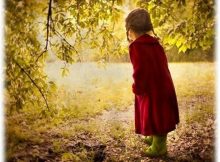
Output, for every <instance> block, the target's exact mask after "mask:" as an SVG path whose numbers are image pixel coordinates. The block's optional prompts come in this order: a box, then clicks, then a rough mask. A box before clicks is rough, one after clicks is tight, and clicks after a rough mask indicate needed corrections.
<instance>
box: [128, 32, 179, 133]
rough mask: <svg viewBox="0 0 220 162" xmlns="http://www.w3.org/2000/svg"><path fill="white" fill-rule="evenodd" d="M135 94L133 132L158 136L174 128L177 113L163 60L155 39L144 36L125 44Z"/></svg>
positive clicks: (160, 47) (165, 64)
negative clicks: (128, 55)
mask: <svg viewBox="0 0 220 162" xmlns="http://www.w3.org/2000/svg"><path fill="white" fill-rule="evenodd" d="M129 54H130V60H131V63H132V65H133V79H134V83H133V85H132V90H133V93H134V94H135V133H137V134H142V135H145V136H148V135H162V134H165V133H168V132H170V131H172V130H174V129H175V128H176V124H178V123H179V111H178V103H177V97H176V92H175V88H174V85H173V81H172V78H171V74H170V71H169V69H168V63H167V58H166V55H165V52H164V49H163V47H162V46H161V45H160V43H159V42H158V40H157V39H156V38H154V37H152V36H150V35H148V34H144V35H142V36H140V37H138V38H137V39H136V40H135V41H134V42H132V43H131V44H130V45H129Z"/></svg>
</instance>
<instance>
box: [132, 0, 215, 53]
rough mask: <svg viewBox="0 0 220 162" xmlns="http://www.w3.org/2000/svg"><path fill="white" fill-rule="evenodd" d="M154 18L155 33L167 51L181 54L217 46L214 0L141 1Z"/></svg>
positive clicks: (138, 3) (139, 0)
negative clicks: (169, 48) (170, 48)
mask: <svg viewBox="0 0 220 162" xmlns="http://www.w3.org/2000/svg"><path fill="white" fill-rule="evenodd" d="M136 3H137V5H138V6H141V7H144V8H146V9H147V10H148V11H149V12H150V13H151V17H152V22H153V25H154V27H155V31H156V33H158V35H159V36H160V37H161V38H162V41H163V43H164V44H165V45H166V46H167V47H173V46H176V47H177V48H178V49H179V52H183V53H184V52H186V51H187V50H191V49H196V48H197V49H198V48H201V49H203V50H207V49H210V48H212V47H213V44H214V26H215V19H214V1H213V0H176V1H172V0H163V1H161V0H148V1H143V0H138V1H137V2H136Z"/></svg>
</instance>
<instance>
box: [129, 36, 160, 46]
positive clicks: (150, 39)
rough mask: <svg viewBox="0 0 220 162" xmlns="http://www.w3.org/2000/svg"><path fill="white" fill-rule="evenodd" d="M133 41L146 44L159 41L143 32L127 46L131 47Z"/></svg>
mask: <svg viewBox="0 0 220 162" xmlns="http://www.w3.org/2000/svg"><path fill="white" fill-rule="evenodd" d="M134 43H148V44H154V43H159V41H158V39H157V38H155V37H153V36H150V35H149V34H143V35H141V36H140V37H138V38H137V39H135V40H134V41H133V42H132V43H131V44H130V45H129V47H131V45H132V44H134Z"/></svg>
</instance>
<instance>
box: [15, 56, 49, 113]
mask: <svg viewBox="0 0 220 162" xmlns="http://www.w3.org/2000/svg"><path fill="white" fill-rule="evenodd" d="M13 61H14V63H15V64H16V65H17V66H18V67H19V68H20V69H21V71H22V72H24V73H25V74H26V75H27V77H28V78H29V79H30V81H31V82H32V83H33V84H34V86H35V87H36V88H37V89H38V91H39V92H40V94H41V96H42V97H43V99H44V101H45V104H46V106H47V109H48V110H49V105H48V103H47V99H46V97H45V95H44V93H43V92H42V90H41V88H40V87H39V86H38V85H37V83H36V82H35V81H34V80H33V79H32V78H31V76H30V75H29V74H28V72H26V70H25V69H24V68H23V67H22V66H21V65H20V64H19V63H18V62H17V61H16V60H15V59H13Z"/></svg>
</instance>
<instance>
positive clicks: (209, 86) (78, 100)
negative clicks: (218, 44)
mask: <svg viewBox="0 0 220 162" xmlns="http://www.w3.org/2000/svg"><path fill="white" fill-rule="evenodd" d="M60 67H62V64H60V63H49V64H48V66H47V67H46V69H45V70H46V72H47V74H48V78H49V80H52V81H54V82H55V83H56V84H57V87H58V89H57V92H56V93H55V94H53V97H54V99H53V102H54V105H56V108H55V109H54V112H55V113H54V114H53V115H52V116H47V117H42V116H40V111H39V109H33V108H29V109H26V110H23V111H22V112H21V113H19V114H14V115H12V116H8V117H7V118H6V119H7V120H6V129H7V137H8V141H7V143H8V148H7V152H8V156H9V157H10V156H13V153H14V152H16V149H15V148H16V147H17V146H19V145H20V144H22V143H25V142H26V141H32V142H35V143H41V142H42V139H41V136H40V134H45V133H46V134H47V133H51V132H52V133H56V134H59V135H60V136H62V137H64V138H70V137H71V136H73V135H74V134H76V133H79V132H89V133H92V134H97V135H99V136H100V140H101V141H107V138H108V137H112V138H114V139H115V140H119V139H121V138H125V136H126V133H128V132H129V131H133V130H128V129H131V128H130V127H129V128H125V127H124V125H122V124H121V123H120V122H117V121H112V122H110V123H109V125H108V126H107V128H106V129H108V131H106V132H104V135H103V132H102V131H101V130H104V131H105V129H103V128H102V127H100V123H97V122H96V121H95V120H94V121H93V120H90V119H95V117H96V115H100V114H102V112H103V111H104V110H111V109H116V110H118V111H120V110H125V111H126V110H127V109H128V107H129V106H130V105H132V104H133V100H134V96H133V94H132V91H131V84H132V82H133V80H132V66H131V65H130V64H127V63H115V64H107V65H106V67H105V68H99V67H98V66H97V65H96V64H94V63H81V64H74V65H72V66H71V67H70V74H69V76H67V77H61V75H60ZM169 67H170V71H171V74H172V78H173V81H174V84H175V88H176V92H177V97H178V101H179V106H180V113H182V112H183V111H184V112H185V116H183V115H181V118H182V119H181V120H182V121H183V120H184V121H185V122H187V123H190V122H193V121H197V122H202V121H203V119H204V117H205V116H206V115H208V114H213V113H214V109H213V107H214V106H215V103H214V97H215V96H214V95H215V67H214V63H203V62H199V63H171V64H169ZM87 120H90V121H89V122H86V121H87ZM132 126H133V125H132ZM126 131H128V132H126ZM40 139H41V140H40ZM126 143H127V144H128V145H129V146H131V147H136V145H137V143H136V142H135V139H133V138H131V139H130V140H129V141H126ZM60 145H61V143H60V141H58V142H57V141H55V142H54V143H53V148H54V151H55V152H60V151H61V150H62V147H61V146H60ZM83 158H85V154H84V153H82V154H80V155H75V154H71V153H68V152H67V153H64V154H63V155H62V159H63V161H68V160H71V159H74V160H75V161H77V160H80V159H83Z"/></svg>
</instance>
